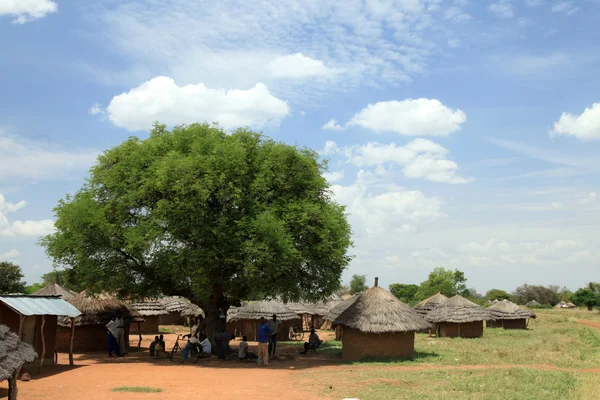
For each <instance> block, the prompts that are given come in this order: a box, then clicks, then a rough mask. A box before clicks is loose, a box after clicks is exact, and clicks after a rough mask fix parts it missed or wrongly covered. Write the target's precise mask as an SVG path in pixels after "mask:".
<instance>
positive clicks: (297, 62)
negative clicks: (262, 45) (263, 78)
mask: <svg viewBox="0 0 600 400" xmlns="http://www.w3.org/2000/svg"><path fill="white" fill-rule="evenodd" d="M268 68H269V70H270V71H271V74H273V76H276V77H279V78H309V77H317V76H326V75H330V74H332V73H333V71H332V70H331V69H330V68H327V67H326V66H325V64H324V63H323V61H321V60H315V59H313V58H310V57H307V56H305V55H304V54H302V53H296V54H290V55H287V56H282V57H277V58H276V59H275V60H273V61H272V62H271V63H269V65H268Z"/></svg>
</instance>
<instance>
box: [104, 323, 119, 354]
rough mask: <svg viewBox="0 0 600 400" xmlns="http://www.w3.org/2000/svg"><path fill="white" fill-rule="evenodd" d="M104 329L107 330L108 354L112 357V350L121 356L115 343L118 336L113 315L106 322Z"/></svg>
mask: <svg viewBox="0 0 600 400" xmlns="http://www.w3.org/2000/svg"><path fill="white" fill-rule="evenodd" d="M106 330H107V331H108V356H109V357H112V353H113V351H114V352H115V354H116V355H117V356H119V357H120V356H121V352H120V351H119V345H118V343H117V337H118V335H119V334H118V329H117V323H116V322H115V317H112V318H111V319H110V321H108V324H106Z"/></svg>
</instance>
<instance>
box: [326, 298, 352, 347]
mask: <svg viewBox="0 0 600 400" xmlns="http://www.w3.org/2000/svg"><path fill="white" fill-rule="evenodd" d="M358 296H359V295H358V294H356V295H354V296H351V297H348V298H347V299H346V300H343V301H340V302H338V303H337V304H335V305H334V306H333V307H331V308H330V309H329V311H328V312H327V314H325V317H324V322H323V325H322V326H321V329H335V340H342V326H341V325H338V326H337V327H335V328H334V327H333V321H335V320H336V319H337V317H339V316H340V314H341V313H343V312H344V311H346V309H347V308H348V307H350V306H351V305H352V304H354V302H355V301H356V300H357V299H358Z"/></svg>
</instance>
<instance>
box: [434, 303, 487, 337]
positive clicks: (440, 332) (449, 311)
mask: <svg viewBox="0 0 600 400" xmlns="http://www.w3.org/2000/svg"><path fill="white" fill-rule="evenodd" d="M425 319H426V320H427V321H429V322H431V323H434V324H437V326H436V334H437V336H438V337H463V338H474V337H480V336H482V335H483V321H489V320H491V319H494V318H493V317H492V316H491V315H490V313H489V312H488V311H487V310H486V309H484V308H483V307H481V306H479V305H477V304H475V303H473V302H472V301H469V300H467V299H465V298H464V297H462V296H460V295H456V296H454V297H451V298H449V299H448V300H446V301H445V302H443V303H442V304H440V305H438V306H437V307H435V308H434V309H433V310H431V311H430V312H429V314H427V315H426V316H425Z"/></svg>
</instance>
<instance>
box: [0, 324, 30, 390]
mask: <svg viewBox="0 0 600 400" xmlns="http://www.w3.org/2000/svg"><path fill="white" fill-rule="evenodd" d="M36 358H37V354H36V352H35V351H34V350H33V346H31V345H30V344H28V343H25V342H22V341H21V340H20V339H19V337H18V336H17V335H16V334H15V333H13V332H11V331H10V329H8V326H6V325H0V382H1V381H5V380H6V381H8V400H16V399H17V380H18V378H19V373H20V372H21V367H22V366H23V365H24V364H28V363H31V362H33V361H35V359H36Z"/></svg>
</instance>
